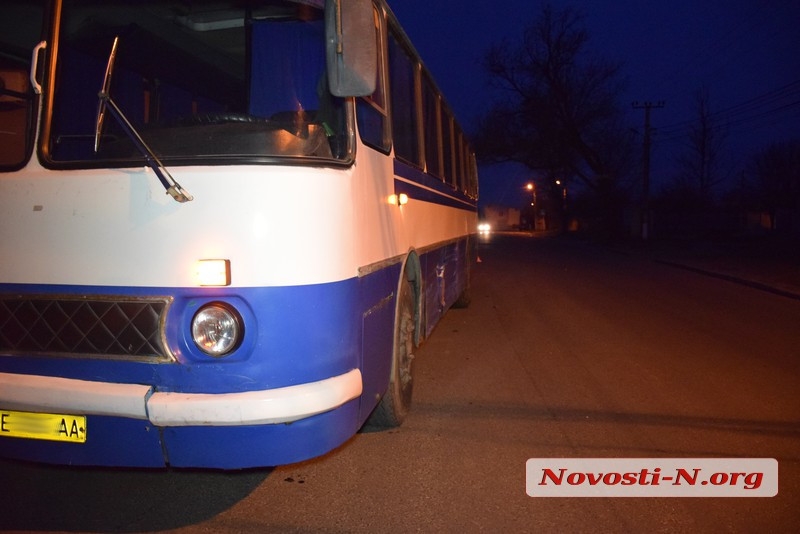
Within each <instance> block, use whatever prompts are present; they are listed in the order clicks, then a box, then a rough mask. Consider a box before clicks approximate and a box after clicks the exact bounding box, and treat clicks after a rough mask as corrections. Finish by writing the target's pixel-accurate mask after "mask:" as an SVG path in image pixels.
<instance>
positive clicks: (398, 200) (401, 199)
mask: <svg viewBox="0 0 800 534" xmlns="http://www.w3.org/2000/svg"><path fill="white" fill-rule="evenodd" d="M389 204H391V205H393V206H405V205H406V204H408V195H406V194H405V193H400V194H399V195H389Z"/></svg>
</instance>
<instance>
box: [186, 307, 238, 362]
mask: <svg viewBox="0 0 800 534" xmlns="http://www.w3.org/2000/svg"><path fill="white" fill-rule="evenodd" d="M190 330H191V338H192V341H193V342H194V345H195V347H197V349H198V350H200V352H202V353H203V354H204V355H206V356H211V357H213V358H223V357H225V356H230V355H231V354H233V353H234V352H235V351H236V349H238V348H239V346H241V344H242V340H243V339H244V321H243V320H242V316H241V314H240V313H239V312H238V311H237V310H236V308H234V307H233V306H231V305H230V304H228V303H226V302H222V301H212V302H208V303H205V304H203V305H202V306H201V307H200V308H199V309H198V310H197V312H195V314H194V315H193V316H192V321H191V324H190Z"/></svg>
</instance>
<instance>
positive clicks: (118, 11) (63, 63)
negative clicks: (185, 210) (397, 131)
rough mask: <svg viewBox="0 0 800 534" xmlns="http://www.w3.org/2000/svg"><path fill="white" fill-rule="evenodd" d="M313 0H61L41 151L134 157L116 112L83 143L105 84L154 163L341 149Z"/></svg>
mask: <svg viewBox="0 0 800 534" xmlns="http://www.w3.org/2000/svg"><path fill="white" fill-rule="evenodd" d="M322 3H323V2H321V1H320V0H305V1H287V0H252V1H243V0H238V1H237V0H229V1H224V0H222V1H221V0H214V1H202V0H159V1H155V0H150V1H144V2H143V1H141V0H123V1H108V0H103V1H100V0H67V1H65V2H64V7H63V12H62V16H61V26H60V29H59V36H58V43H59V46H58V54H57V57H56V61H57V62H58V65H57V68H56V69H54V70H53V72H54V73H55V74H54V76H55V79H54V81H53V87H52V91H53V94H52V100H51V102H52V109H51V110H50V112H49V114H48V115H47V117H49V120H50V123H49V128H46V129H45V132H46V133H47V135H46V138H45V139H44V141H43V142H44V143H45V147H44V149H45V153H46V155H47V159H48V160H49V161H50V162H51V163H53V164H56V165H57V164H59V163H69V164H70V165H71V166H75V165H76V164H77V165H81V164H84V165H86V166H106V167H108V166H124V165H129V164H132V163H136V164H140V163H141V160H142V156H141V154H140V152H139V151H138V150H137V147H136V145H135V144H134V142H133V141H132V140H131V137H130V135H126V131H125V129H123V128H122V127H120V124H119V122H118V121H115V120H111V119H110V118H107V119H106V120H105V121H104V125H103V128H102V132H100V133H99V135H98V139H97V143H96V144H95V128H96V121H97V110H98V105H99V102H98V92H99V91H100V90H101V88H104V74H105V71H106V66H107V64H108V61H109V54H110V52H111V48H112V43H113V42H114V40H115V39H118V46H117V52H116V58H115V61H114V69H113V76H112V77H110V79H109V80H108V82H107V83H108V87H107V89H108V93H109V95H110V97H111V98H113V100H114V101H115V103H116V105H117V106H118V107H119V108H120V110H121V111H122V112H123V113H124V114H125V117H126V118H127V119H128V120H129V121H130V123H131V125H132V126H133V128H134V129H135V130H136V132H138V134H139V135H140V136H141V138H142V139H143V140H144V141H145V142H146V143H147V145H148V146H149V147H150V148H151V149H152V150H153V152H154V153H155V154H156V155H157V156H158V157H159V158H160V159H161V160H162V161H164V162H165V163H169V164H178V165H180V164H194V163H200V162H207V163H208V162H213V161H214V160H221V161H224V162H228V163H230V162H232V160H241V162H268V161H272V160H274V159H275V158H281V159H283V158H313V159H327V160H331V159H339V160H342V159H347V158H349V154H350V152H351V147H350V143H349V138H348V135H347V131H348V128H347V126H346V120H345V106H344V100H343V99H341V98H336V97H334V96H332V95H331V94H330V92H329V90H328V82H327V77H326V74H325V72H326V70H325V37H324V35H325V31H324V16H323V9H322Z"/></svg>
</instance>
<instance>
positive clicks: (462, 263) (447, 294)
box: [421, 237, 471, 337]
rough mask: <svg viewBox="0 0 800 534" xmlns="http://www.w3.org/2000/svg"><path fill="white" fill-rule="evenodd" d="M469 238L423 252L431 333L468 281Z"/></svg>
mask: <svg viewBox="0 0 800 534" xmlns="http://www.w3.org/2000/svg"><path fill="white" fill-rule="evenodd" d="M469 246H470V239H469V238H468V237H465V238H464V239H461V240H459V241H455V242H452V243H448V244H447V245H444V246H442V247H440V248H438V249H434V250H432V251H430V252H427V253H425V254H423V255H422V258H421V264H422V270H423V277H424V280H425V308H426V314H425V318H426V329H425V337H427V336H428V335H430V334H431V332H432V331H433V329H434V328H435V327H436V325H437V324H438V322H439V320H440V319H441V318H442V317H443V316H444V314H445V313H446V312H447V310H448V309H450V307H451V306H452V305H453V303H454V302H455V301H456V300H457V299H458V297H459V296H460V295H461V293H462V292H463V291H464V290H465V289H466V288H467V284H468V283H469V269H470V265H469V263H468V262H469V257H471V256H470V255H468V254H467V249H468V247H469Z"/></svg>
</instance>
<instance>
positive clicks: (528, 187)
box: [525, 182, 536, 206]
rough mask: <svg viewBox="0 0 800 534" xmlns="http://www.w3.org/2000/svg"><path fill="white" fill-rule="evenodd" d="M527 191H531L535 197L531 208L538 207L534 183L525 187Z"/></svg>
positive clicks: (532, 198) (532, 199)
mask: <svg viewBox="0 0 800 534" xmlns="http://www.w3.org/2000/svg"><path fill="white" fill-rule="evenodd" d="M525 189H527V190H528V191H530V192H531V193H532V195H533V196H532V197H531V206H535V205H536V184H535V183H533V182H528V184H527V185H526V186H525Z"/></svg>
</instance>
